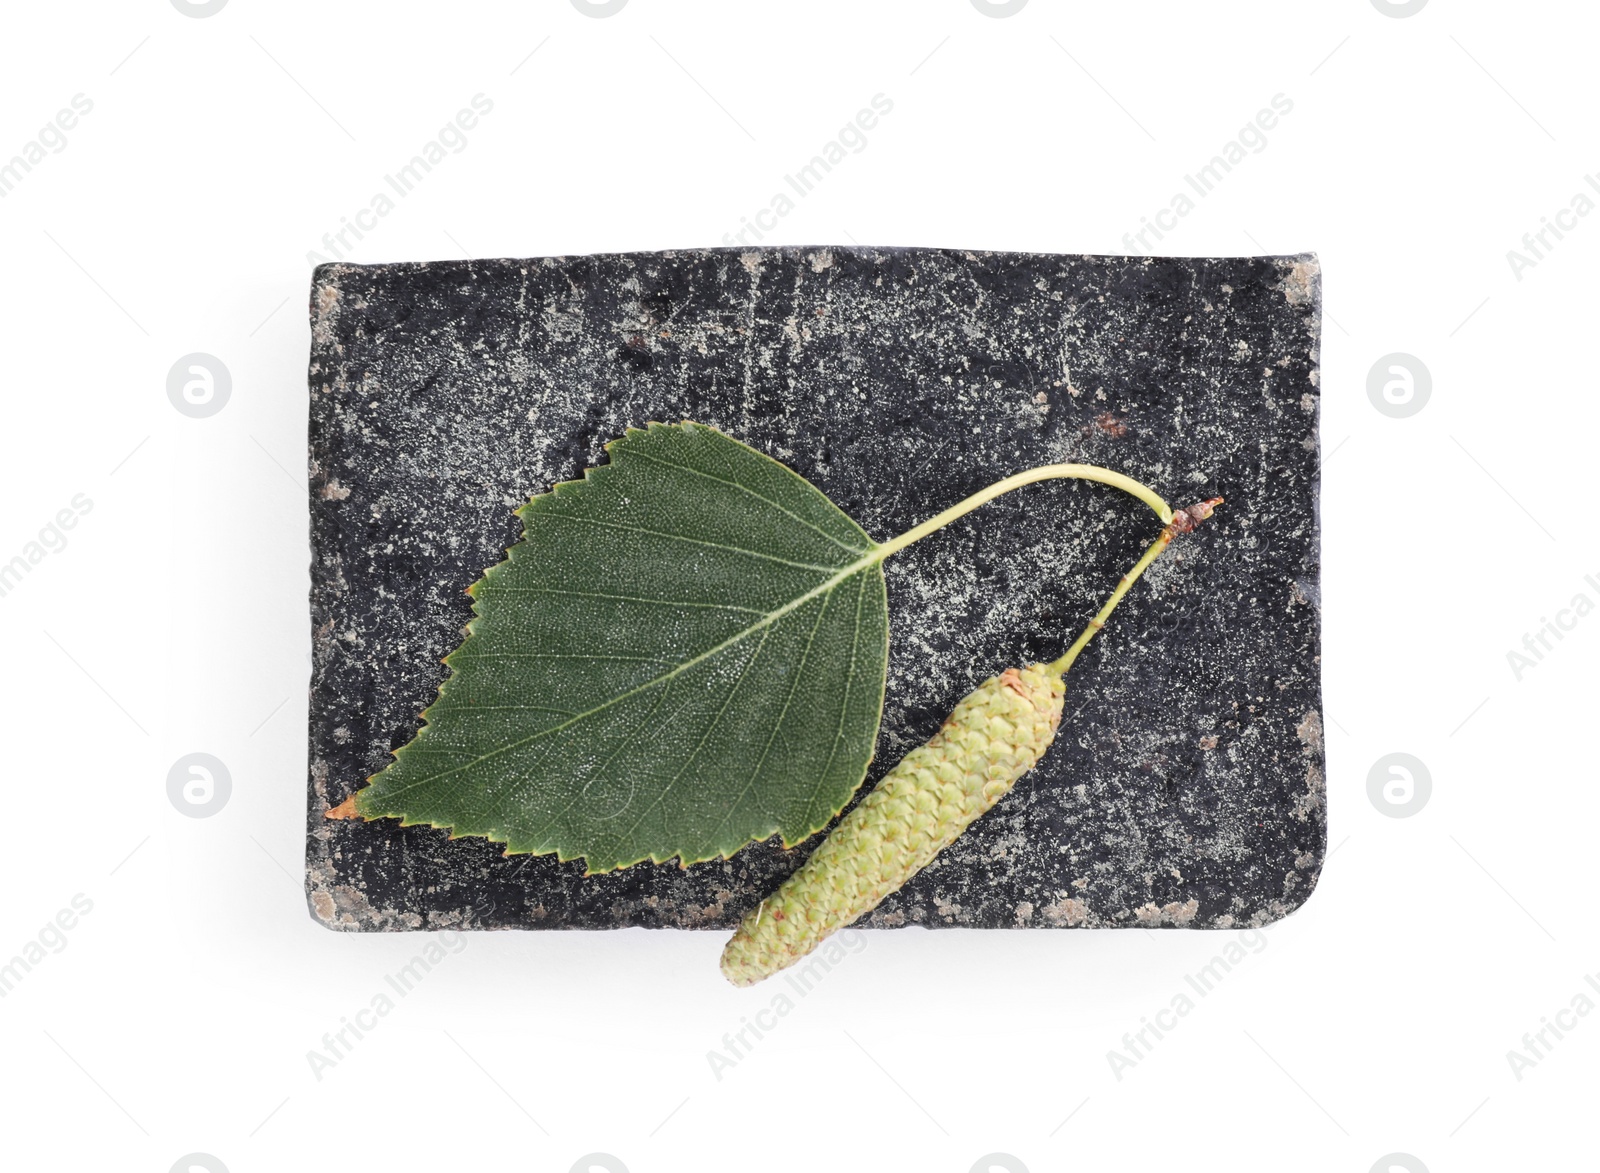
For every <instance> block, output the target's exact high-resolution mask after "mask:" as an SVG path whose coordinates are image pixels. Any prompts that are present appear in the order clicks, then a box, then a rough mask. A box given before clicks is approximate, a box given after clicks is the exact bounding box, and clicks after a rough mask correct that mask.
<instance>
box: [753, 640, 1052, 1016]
mask: <svg viewBox="0 0 1600 1173" xmlns="http://www.w3.org/2000/svg"><path fill="white" fill-rule="evenodd" d="M1065 692H1066V685H1065V682H1064V680H1063V675H1062V673H1061V672H1056V671H1052V669H1051V668H1050V667H1047V666H1046V665H1043V664H1035V665H1033V666H1031V667H1028V668H1022V669H1017V668H1008V669H1006V670H1005V671H1004V672H1002V673H1001V674H1000V675H999V676H995V677H991V678H990V679H988V680H986V681H984V682H983V683H982V684H980V685H979V686H978V687H977V688H976V689H974V690H973V691H972V692H970V693H968V694H967V696H966V697H964V698H963V699H962V700H961V702H960V703H959V704H957V705H956V707H955V710H954V712H952V713H951V714H950V717H949V719H948V720H946V721H945V723H944V725H943V726H941V727H940V729H939V732H938V733H936V734H934V736H933V737H932V738H931V739H930V740H929V741H928V742H927V743H926V744H924V745H921V746H918V747H917V748H916V749H914V750H912V751H911V752H910V753H908V754H907V755H906V756H905V757H904V758H903V759H901V761H900V763H899V764H898V765H897V766H895V767H894V769H892V770H890V771H889V772H888V773H887V774H886V775H884V777H883V780H882V781H880V782H879V783H878V785H877V786H876V787H874V788H873V790H872V791H871V793H869V794H868V795H867V796H866V797H865V798H863V799H862V800H861V802H860V804H859V805H857V806H856V808H855V809H854V810H853V811H851V812H850V814H849V815H847V816H846V817H845V818H844V820H843V821H842V822H841V823H840V824H839V825H838V826H837V827H836V828H834V830H833V833H832V834H830V835H829V836H828V838H827V839H826V840H824V841H823V843H822V845H821V846H820V847H818V848H817V849H816V851H814V852H813V853H812V854H811V858H810V859H808V860H806V862H805V864H804V865H803V866H802V867H801V868H800V869H799V870H798V871H797V872H795V873H794V875H792V876H790V877H789V879H788V880H787V881H785V882H784V884H783V886H782V887H781V888H779V889H778V891H777V892H776V893H774V894H773V895H772V896H770V897H768V898H767V899H766V900H765V901H763V902H762V903H761V905H760V906H759V907H758V908H756V909H755V911H753V912H751V913H750V914H749V915H747V916H746V917H745V918H744V920H743V922H741V924H740V925H739V928H738V931H737V932H735V933H734V935H733V939H732V940H730V941H729V942H728V945H727V948H725V949H724V950H723V953H722V972H723V974H724V976H726V977H727V979H728V980H729V981H730V982H732V983H733V984H734V985H736V986H750V985H754V984H755V983H756V982H759V981H761V980H762V979H764V978H767V977H770V976H771V975H772V974H774V973H777V972H778V971H779V970H781V969H784V968H786V967H787V966H790V965H792V964H794V963H795V962H796V961H798V960H799V959H800V958H802V957H804V956H805V955H806V954H808V953H810V952H811V951H812V950H813V949H815V948H816V947H817V946H818V945H820V944H821V943H822V942H823V941H824V940H826V939H827V938H828V937H829V936H830V935H831V934H833V933H835V932H837V931H838V930H839V929H842V928H845V927H846V926H848V925H850V924H851V923H852V922H854V921H856V920H857V919H859V918H860V917H862V916H864V915H866V913H868V912H870V911H871V910H872V909H873V908H875V907H877V905H878V904H879V902H881V901H882V900H883V899H884V898H885V897H887V896H888V895H889V894H890V893H891V892H894V891H895V890H896V889H898V888H899V887H900V886H901V885H903V884H904V883H905V882H906V881H907V880H909V879H910V878H911V877H912V876H914V875H916V874H917V873H918V872H919V871H921V870H922V869H923V868H925V867H927V866H928V864H929V863H931V862H932V861H933V858H934V857H935V856H936V855H938V854H939V852H941V851H942V850H944V849H945V848H946V847H948V846H949V845H950V844H951V843H953V842H955V840H956V839H957V838H958V837H959V836H960V835H961V833H962V832H963V831H965V830H966V829H967V827H968V826H970V825H971V824H972V823H973V821H974V820H976V819H977V818H978V817H979V816H980V815H982V814H984V813H985V812H986V811H988V810H989V808H991V807H992V806H994V804H995V803H997V802H998V801H1000V798H1001V796H1003V795H1004V794H1005V793H1006V792H1007V791H1009V790H1010V789H1011V787H1012V786H1013V785H1015V784H1016V781H1017V779H1018V778H1021V777H1022V775H1024V774H1026V773H1027V772H1028V771H1029V770H1031V769H1032V768H1033V766H1034V764H1035V763H1036V762H1038V760H1039V759H1040V758H1041V757H1042V756H1044V752H1045V750H1047V749H1049V748H1050V743H1051V742H1052V741H1053V740H1054V739H1055V735H1056V729H1057V727H1058V726H1059V725H1060V724H1061V708H1062V703H1063V698H1064V696H1065Z"/></svg>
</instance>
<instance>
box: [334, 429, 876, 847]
mask: <svg viewBox="0 0 1600 1173" xmlns="http://www.w3.org/2000/svg"><path fill="white" fill-rule="evenodd" d="M607 451H608V452H609V454H610V457H611V462H610V463H609V464H607V465H604V466H601V467H598V468H594V469H590V470H589V472H588V473H587V474H586V475H585V476H584V478H583V479H582V480H580V481H569V482H566V483H563V484H559V485H557V486H555V488H554V490H553V491H551V492H549V493H547V494H544V495H542V496H538V497H534V498H533V499H532V500H530V501H529V502H528V503H527V504H526V505H524V506H523V507H522V508H521V509H519V510H518V511H517V513H518V515H519V516H520V517H521V518H522V522H523V537H522V540H521V541H520V542H518V543H517V544H516V545H514V546H512V547H511V549H510V550H509V551H508V557H507V559H506V560H505V561H504V562H502V563H501V564H500V565H498V566H496V567H494V568H493V569H492V570H490V571H488V572H487V573H486V574H485V575H484V577H483V579H482V580H480V581H479V582H478V583H476V584H475V585H474V586H473V587H472V588H471V594H472V595H473V598H474V613H475V617H474V619H473V620H472V622H471V623H470V624H469V625H468V629H467V630H468V635H467V639H466V641H465V642H464V643H462V645H461V646H460V647H459V648H457V649H456V650H455V651H454V652H452V653H451V654H450V655H449V656H448V657H446V659H445V663H446V664H447V665H449V667H450V669H451V675H450V676H449V678H448V679H447V680H446V681H445V683H444V684H443V686H442V687H441V688H440V689H439V699H438V700H437V701H436V702H435V703H434V704H433V705H432V707H430V708H429V709H428V711H427V712H426V713H424V714H423V717H424V719H425V720H426V725H425V726H424V728H423V729H422V730H421V731H420V732H419V733H418V734H417V736H416V738H415V739H414V740H413V741H412V742H411V743H410V744H408V745H406V746H404V747H403V748H402V749H400V750H399V751H398V752H397V753H396V754H395V761H394V762H393V763H392V764H391V765H390V766H389V767H388V768H387V769H385V770H383V771H382V772H381V773H379V774H377V775H375V776H374V777H373V778H372V780H371V785H370V786H368V787H367V788H366V789H364V790H362V791H361V792H360V793H359V794H358V795H357V796H356V800H355V813H357V814H359V815H361V816H363V817H365V818H369V819H373V818H392V817H398V818H400V819H401V820H403V822H404V823H405V824H406V825H411V824H417V823H427V824H432V825H433V826H436V827H444V828H448V829H449V830H450V831H451V832H452V833H453V834H455V835H481V836H485V837H487V838H488V839H490V840H493V841H494V842H497V843H504V844H505V845H506V851H507V854H513V853H523V852H531V853H535V854H545V853H549V852H555V853H557V854H558V855H559V856H560V858H562V859H572V858H575V857H582V858H583V859H584V861H585V862H586V864H587V866H588V869H589V871H590V872H591V873H594V872H602V871H608V870H610V869H613V868H619V867H627V866H628V865H630V864H634V863H638V862H640V861H641V860H645V859H651V860H655V861H657V862H661V861H664V860H667V859H671V858H672V857H674V856H676V857H677V858H678V859H679V860H680V861H681V862H682V863H683V864H685V865H687V864H691V863H697V862H699V861H702V860H707V859H713V858H716V857H718V856H727V855H731V854H732V853H733V852H735V851H737V850H738V849H739V848H740V847H742V846H743V845H744V844H746V843H748V842H751V841H753V840H759V839H765V838H768V837H769V836H771V835H773V834H774V833H778V834H781V835H782V836H783V840H784V843H785V844H786V845H792V844H794V843H797V842H799V841H800V840H802V839H804V838H806V837H807V836H808V835H811V834H813V833H815V832H816V831H819V830H821V829H822V828H823V827H824V826H826V825H827V823H828V822H829V820H830V819H832V817H833V816H834V815H835V814H837V813H838V812H839V811H840V810H841V809H842V808H843V806H844V805H845V803H846V802H847V801H849V798H850V796H851V794H853V793H854V792H855V790H856V788H857V787H858V786H860V785H861V780H862V778H863V777H864V776H865V774H866V769H867V763H868V762H869V761H870V760H871V757H872V750H873V744H874V742H875V740H876V737H877V731H878V720H879V717H880V715H881V712H882V708H883V689H884V677H885V671H886V667H887V660H888V631H889V614H888V603H887V599H886V596H885V592H884V580H883V567H882V559H883V553H882V552H881V550H882V548H881V547H879V546H878V545H877V544H876V543H874V542H873V541H872V539H871V538H869V537H868V536H867V535H866V533H865V532H863V531H862V530H861V528H860V527H859V526H857V525H856V524H855V523H854V522H853V521H851V520H850V518H848V517H847V516H845V514H844V513H842V512H841V511H840V510H839V509H838V508H837V507H836V506H835V505H834V504H833V503H832V502H831V501H829V500H828V499H827V497H825V496H823V494H822V493H821V492H819V491H818V490H817V489H816V488H814V487H813V486H812V485H810V484H808V483H807V482H806V481H805V480H804V479H802V478H801V477H800V476H798V475H796V474H795V473H794V472H792V471H790V470H789V469H788V468H785V467H784V466H783V465H781V464H779V463H778V462H777V461H775V460H772V459H770V458H768V457H766V456H763V455H762V454H761V453H759V452H756V451H755V450H753V449H751V448H747V447H746V446H744V445H743V444H740V443H738V442H737V441H735V440H732V439H730V438H729V437H727V436H724V435H723V434H721V433H720V432H717V431H715V430H714V429H712V428H708V427H704V426H703V425H698V424H691V423H684V424H681V425H678V426H673V427H668V426H664V425H660V424H652V425H650V427H649V428H648V429H647V430H645V431H639V430H630V431H629V432H628V433H627V434H626V436H624V437H623V438H622V439H620V440H617V441H614V442H613V443H612V444H610V445H608V446H607Z"/></svg>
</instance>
